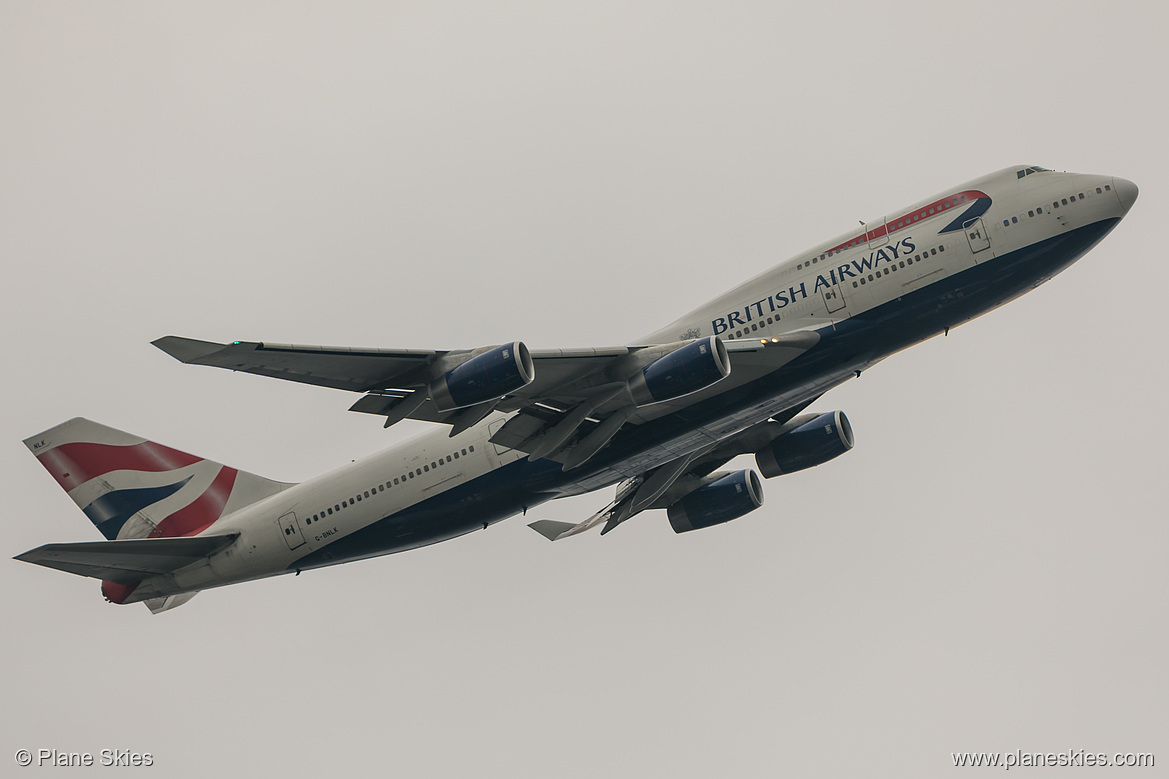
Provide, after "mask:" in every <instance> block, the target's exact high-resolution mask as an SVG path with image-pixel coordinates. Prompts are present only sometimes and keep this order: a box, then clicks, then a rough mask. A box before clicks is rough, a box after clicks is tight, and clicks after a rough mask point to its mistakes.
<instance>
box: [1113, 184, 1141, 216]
mask: <svg viewBox="0 0 1169 779" xmlns="http://www.w3.org/2000/svg"><path fill="white" fill-rule="evenodd" d="M1112 189H1113V191H1114V192H1116V197H1117V199H1119V200H1120V207H1121V208H1123V209H1124V212H1125V213H1126V214H1127V213H1128V210H1129V209H1130V208H1132V204H1133V203H1135V202H1137V193H1138V192H1139V191H1140V190H1138V189H1137V185H1136V184H1134V183H1132V182H1131V181H1129V180H1128V179H1122V178H1116V177H1113V179H1112Z"/></svg>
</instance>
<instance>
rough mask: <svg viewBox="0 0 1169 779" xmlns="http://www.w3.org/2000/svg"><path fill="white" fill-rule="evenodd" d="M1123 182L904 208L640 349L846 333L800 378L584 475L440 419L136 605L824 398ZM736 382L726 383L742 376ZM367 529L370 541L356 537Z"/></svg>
mask: <svg viewBox="0 0 1169 779" xmlns="http://www.w3.org/2000/svg"><path fill="white" fill-rule="evenodd" d="M1020 173H1022V174H1023V175H1020ZM1129 186H1131V185H1130V184H1128V182H1124V180H1122V179H1113V178H1112V177H1111V176H1095V175H1080V174H1067V173H1056V172H1052V171H1044V170H1041V169H1040V170H1038V171H1035V170H1034V169H1028V168H1023V167H1020V168H1011V169H1007V170H1003V171H999V172H997V173H994V174H991V175H988V176H984V177H982V178H979V179H976V180H974V181H971V182H968V183H966V184H963V185H960V186H958V187H954V188H952V189H950V190H946V191H944V192H942V193H939V194H938V195H937V196H935V197H932V198H927V199H925V200H923V201H921V202H919V203H916V204H914V205H913V206H910V207H907V208H904V209H898V210H896V211H894V212H892V213H890V214H888V215H886V216H885V217H884V218H882V219H879V220H875V221H873V222H871V223H869V224H868V225H866V226H865V227H864V228H860V227H858V228H855V230H854V231H850V232H849V233H846V234H844V235H841V236H839V237H838V238H836V239H833V240H831V241H827V242H825V243H824V244H822V245H820V246H817V247H814V248H812V249H810V250H808V251H806V252H801V253H800V254H798V255H797V256H795V257H793V258H792V259H790V260H787V261H786V262H783V263H780V264H779V265H776V266H775V267H773V268H771V269H769V270H767V271H765V272H763V273H761V274H759V275H758V276H756V277H754V278H752V279H750V280H749V281H746V282H744V283H742V284H740V285H738V286H737V287H735V288H734V289H732V290H730V291H728V292H726V293H724V294H722V295H720V296H719V297H717V298H715V299H714V300H711V301H710V302H708V303H706V304H704V305H702V306H701V307H699V308H698V309H696V310H694V311H692V312H690V313H688V314H686V315H685V316H683V317H681V318H679V319H678V320H676V321H675V322H673V323H671V324H670V325H668V326H666V327H664V328H662V329H660V330H658V331H657V332H654V333H651V334H649V335H648V336H646V337H645V338H642V339H639V340H638V341H636V342H634V344H635V345H644V344H656V343H669V342H675V341H678V340H681V339H689V338H699V337H706V336H709V335H718V336H720V337H721V338H723V339H725V340H728V341H734V340H737V339H747V338H772V337H776V336H779V335H783V334H787V333H792V332H795V331H800V330H815V331H818V332H821V333H823V334H825V338H826V341H831V339H832V338H833V337H837V338H838V340H837V342H838V343H839V344H840V346H838V347H836V348H837V351H836V352H833V351H831V349H827V350H826V351H825V352H824V354H825V356H823V357H818V358H817V359H818V361H811V362H809V363H808V366H809V367H807V368H803V369H796V368H793V369H792V370H791V371H790V376H791V378H790V379H776V380H775V381H774V382H773V383H772V384H769V385H766V386H763V385H762V384H759V386H758V387H756V386H755V385H752V386H753V387H755V388H754V389H752V394H751V396H750V398H749V399H747V400H744V401H743V402H741V403H739V404H738V405H736V406H734V407H733V408H728V410H726V411H725V412H719V413H715V414H711V415H708V417H706V418H703V419H700V420H697V421H696V422H695V423H694V424H693V425H690V426H679V425H678V424H673V425H671V426H668V427H667V426H665V425H664V423H663V426H662V427H660V428H657V429H660V430H662V431H663V432H662V434H661V436H660V437H659V438H658V439H653V440H649V439H647V440H646V441H645V442H644V444H643V445H640V446H639V447H638V448H637V451H636V452H635V453H634V454H631V455H629V456H627V457H625V458H623V459H622V460H620V461H613V462H608V463H605V464H604V466H603V467H598V468H593V469H582V470H581V472H580V473H579V474H574V472H571V471H570V472H568V473H565V474H560V471H559V468H555V469H550V468H543V469H540V468H538V467H537V464H535V463H529V462H527V455H526V453H524V452H520V451H516V450H512V449H507V448H504V447H501V446H498V445H496V444H493V443H491V442H490V438H491V436H492V434H493V433H494V431H495V430H498V428H499V425H500V424H502V422H503V421H504V420H506V419H507V418H508V415H505V414H498V413H496V414H493V415H491V416H489V417H488V418H487V419H485V420H483V421H482V422H481V423H479V424H478V425H476V426H474V427H472V428H470V429H469V430H467V431H465V432H463V433H461V434H459V435H456V436H454V437H453V438H452V437H448V431H447V429H446V428H445V427H442V428H436V429H433V430H431V431H428V432H427V433H425V434H424V435H421V436H419V437H417V438H414V439H412V440H409V441H406V442H404V443H401V444H398V445H395V446H393V447H391V448H389V449H387V450H385V451H382V452H379V453H377V454H374V455H371V456H369V457H366V458H364V459H361V460H358V461H356V462H354V463H352V464H348V465H346V466H344V467H342V468H339V469H337V470H335V471H333V472H331V473H327V474H325V475H323V476H320V477H317V478H315V479H312V480H310V481H307V482H304V483H302V484H298V485H295V486H292V487H290V488H288V489H286V490H284V491H283V492H280V493H278V494H276V495H273V496H271V497H268V498H266V499H264V500H262V501H260V502H258V503H255V504H253V505H250V506H247V507H246V508H243V509H241V510H239V511H236V512H234V513H231V514H229V515H227V516H224V517H223V518H222V519H220V520H219V521H218V522H216V523H215V524H214V525H213V526H212V527H211V528H209V529H208V530H206V531H205V532H206V533H209V534H224V533H229V532H238V533H239V534H240V535H239V538H238V540H237V541H236V543H234V544H232V545H231V546H229V547H228V548H226V549H224V550H223V551H221V552H219V553H217V554H215V555H213V556H212V557H211V558H210V559H208V560H207V561H205V562H203V563H200V564H197V565H195V566H192V567H189V568H186V569H183V570H181V571H179V572H178V573H175V574H171V575H166V576H159V577H155V578H152V579H148V580H146V581H144V582H143V583H142V584H141V585H140V586H139V587H138V589H137V590H136V591H135V593H134V595H133V597H132V598H131V600H134V601H137V600H144V599H146V598H153V597H158V596H163V595H170V594H176V593H181V592H188V591H192V590H199V589H206V588H209V587H214V586H220V585H224V584H229V583H233V582H239V581H245V580H249V579H256V578H262V577H266V576H273V575H277V574H281V573H288V572H291V571H299V570H300V569H301V568H302V567H305V568H308V567H317V566H322V565H330V564H335V563H339V562H345V561H348V560H353V559H358V558H360V557H370V556H376V555H380V554H386V553H388V552H393V551H400V550H403V549H410V548H415V547H418V546H423V545H426V544H429V543H435V542H437V541H441V540H445V539H446V538H451V537H454V536H456V535H460V534H463V533H466V532H469V531H471V530H473V529H475V528H476V527H486V526H487V525H489V524H491V523H492V522H495V521H499V520H500V519H503V518H504V517H506V516H508V515H511V514H514V513H516V512H518V511H521V510H523V509H525V508H527V507H529V506H532V505H536V504H538V503H540V502H542V501H545V500H548V499H551V498H554V497H558V496H562V495H569V494H579V493H581V492H586V491H589V490H592V489H596V488H598V487H602V486H605V485H610V484H613V483H616V482H618V481H620V480H621V479H623V478H627V477H628V476H629V475H631V474H636V473H643V472H645V471H646V470H647V469H648V468H652V467H656V466H657V465H661V464H662V463H664V462H667V461H669V460H672V459H674V458H677V457H679V456H680V455H681V454H683V453H685V452H686V451H692V450H694V449H696V448H697V447H698V446H700V445H702V444H703V443H707V442H709V441H710V440H712V439H714V440H720V439H721V438H724V437H727V436H730V435H733V434H735V433H737V432H739V431H742V430H745V429H746V428H748V427H750V426H751V425H755V424H758V423H760V422H762V421H764V420H766V419H768V418H769V417H770V416H771V415H773V414H776V413H779V411H781V410H783V409H785V408H791V407H793V406H794V405H795V404H796V403H799V402H805V401H807V400H808V399H811V398H814V397H816V396H817V395H819V394H821V393H822V392H824V391H825V390H826V389H829V388H831V387H832V386H835V385H837V384H839V383H841V382H842V381H844V380H846V379H847V378H848V377H850V376H852V375H854V373H855V372H856V371H858V370H861V369H862V368H864V367H867V366H868V365H871V364H873V363H875V362H877V361H879V360H880V359H883V358H884V357H886V356H888V354H890V353H892V352H894V351H897V350H898V349H902V348H905V347H906V346H908V345H910V344H912V343H915V342H917V341H920V340H922V339H924V338H928V337H930V336H932V335H934V334H937V333H939V332H941V331H942V330H943V329H946V328H948V327H952V326H954V325H956V324H960V323H961V322H963V321H967V320H969V319H971V318H973V317H975V316H978V315H979V314H981V313H985V311H988V310H990V309H992V308H994V307H996V306H998V305H1002V304H1003V303H1005V302H1007V301H1008V300H1010V299H1013V298H1014V297H1017V296H1018V295H1020V294H1022V293H1023V292H1025V291H1027V290H1028V289H1030V288H1033V287H1034V286H1037V285H1038V284H1040V283H1042V282H1044V281H1046V280H1047V279H1048V278H1050V277H1051V276H1052V275H1054V274H1055V273H1057V272H1059V270H1062V269H1063V268H1064V267H1066V266H1067V265H1068V264H1070V263H1071V262H1073V261H1074V260H1075V259H1077V258H1078V257H1079V256H1081V255H1082V254H1083V253H1084V252H1085V251H1087V249H1089V248H1091V245H1093V244H1094V243H1095V242H1096V241H1098V240H1099V238H1100V237H1102V236H1103V235H1104V234H1105V233H1106V232H1107V231H1108V229H1111V227H1112V226H1114V225H1115V223H1116V222H1117V221H1118V220H1119V219H1120V218H1122V217H1123V216H1124V214H1125V213H1126V212H1127V210H1128V208H1129V207H1130V206H1131V204H1132V203H1131V200H1129V201H1128V202H1125V198H1126V197H1129V193H1128V190H1127V189H1126V187H1129ZM1131 196H1132V197H1135V189H1134V190H1133V193H1132V195H1131ZM955 220H960V221H958V222H957V224H956V226H954V227H952V229H948V230H947V229H946V228H947V226H950V225H955ZM1063 238H1066V240H1061V239H1063ZM976 271H980V272H976ZM1000 282H1001V287H1000V286H996V285H999V284H1000ZM963 301H966V302H963ZM951 304H953V305H951ZM947 306H950V307H949V308H947ZM935 312H943V313H935ZM945 312H949V313H945ZM817 348H819V347H817ZM813 351H815V350H813ZM801 371H802V372H801ZM781 373H782V371H781ZM785 375H787V374H785ZM733 378H734V377H733V376H732V377H731V379H733ZM727 382H728V383H727V384H726V388H728V389H730V388H733V387H735V386H736V385H735V384H734V383H733V382H732V381H731V380H730V379H728V380H727ZM719 386H720V387H721V386H722V385H719ZM647 419H648V417H647ZM646 429H647V430H648V429H650V428H648V427H647V428H646ZM647 435H648V434H647ZM537 483H538V487H533V486H532V485H533V484H537ZM362 534H364V537H367V538H368V539H369V541H367V542H359V541H355V540H354V539H359V538H362V537H363V536H362ZM339 542H344V543H339ZM363 544H364V545H363ZM330 549H336V550H338V551H337V553H336V554H335V555H333V554H331V553H330Z"/></svg>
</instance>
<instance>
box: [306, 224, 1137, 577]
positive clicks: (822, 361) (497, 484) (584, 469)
mask: <svg viewBox="0 0 1169 779" xmlns="http://www.w3.org/2000/svg"><path fill="white" fill-rule="evenodd" d="M1119 223H1120V220H1119V219H1106V220H1103V221H1100V222H1097V223H1095V224H1092V225H1087V226H1085V227H1080V228H1077V229H1074V230H1070V231H1068V232H1067V233H1064V234H1063V235H1059V236H1056V237H1054V238H1049V239H1047V240H1045V241H1042V242H1040V243H1036V244H1033V245H1031V246H1028V247H1026V248H1023V249H1019V250H1017V251H1014V252H1011V253H1010V254H1005V255H1002V256H1000V257H995V258H993V259H989V257H988V259H987V260H984V261H982V262H980V264H978V265H976V266H974V267H972V268H969V269H967V270H964V271H962V272H960V273H956V274H953V275H951V276H948V277H947V278H945V279H941V280H939V281H937V282H934V283H933V284H929V285H928V286H925V287H922V288H920V289H918V290H915V291H913V292H910V293H907V294H906V295H904V296H902V297H900V298H896V299H894V300H891V301H889V302H888V303H885V304H883V305H881V306H878V307H876V308H873V309H870V310H868V311H865V312H864V313H862V314H858V315H855V316H851V317H849V318H847V319H844V320H842V321H840V322H837V323H836V324H835V325H833V326H829V327H826V328H823V329H822V330H820V335H821V340H820V343H819V344H817V345H816V346H815V347H814V348H813V349H811V350H810V351H808V352H807V353H806V354H804V355H802V356H801V357H799V358H797V359H796V360H793V361H792V362H790V363H788V364H787V365H785V366H784V367H782V368H780V369H779V370H777V371H775V372H774V373H772V374H769V375H768V376H765V377H763V378H760V379H758V380H756V381H753V382H750V383H748V384H744V385H742V386H739V387H735V388H733V389H730V390H728V391H726V392H723V393H720V394H719V395H717V396H715V397H712V398H709V399H707V400H704V401H702V402H701V403H697V404H695V405H693V406H690V407H688V408H686V409H684V410H683V411H680V412H678V413H675V414H671V415H669V416H666V417H662V418H660V419H656V420H653V421H651V422H647V423H645V424H643V425H636V426H629V428H628V429H626V430H623V431H622V432H621V434H619V435H618V436H617V437H616V438H614V439H613V441H612V442H611V443H610V444H609V446H607V447H606V448H605V449H604V450H602V451H601V452H600V453H599V454H598V455H597V456H596V457H594V458H593V459H592V460H590V461H589V462H587V463H586V464H585V465H583V466H581V467H580V468H577V469H575V470H573V471H569V472H568V473H564V472H563V471H562V470H561V467H560V464H559V463H556V462H552V461H549V460H537V461H536V462H529V461H528V460H527V459H526V458H524V459H520V460H517V461H515V462H513V463H510V464H508V465H505V466H503V467H501V468H497V469H495V470H493V471H491V472H490V473H487V474H485V475H483V476H480V477H479V478H477V479H473V480H471V481H469V482H467V483H465V484H461V485H459V486H457V487H454V488H452V489H450V490H447V491H446V492H443V493H441V494H439V495H436V496H435V497H433V498H430V499H427V500H425V501H422V502H420V503H418V504H415V505H413V506H411V507H409V508H407V509H405V510H403V511H400V512H398V513H396V514H394V515H393V516H389V517H386V518H385V519H382V520H380V521H378V522H375V523H373V524H371V525H369V526H367V527H365V528H362V529H361V530H358V531H356V532H354V533H352V534H350V535H348V536H345V537H343V538H340V539H338V540H337V541H334V542H333V543H331V544H329V545H328V546H326V547H323V548H321V549H318V550H316V551H315V552H311V553H309V554H307V555H305V556H304V557H302V558H301V559H300V560H298V561H297V562H296V563H294V564H293V565H291V566H289V569H290V570H292V569H295V570H302V569H309V568H316V567H320V566H325V565H334V564H336V563H340V562H346V561H349V560H355V559H359V558H364V557H374V556H378V555H384V554H389V553H391V552H400V551H405V550H408V549H415V548H418V547H420V546H426V545H429V544H433V543H437V542H439V541H445V540H447V539H450V538H454V537H456V536H460V535H464V534H466V533H469V532H472V531H474V530H477V529H480V528H483V527H484V526H486V525H490V524H492V523H495V522H498V521H500V520H502V519H506V518H507V517H510V516H512V515H514V514H517V513H519V512H520V511H525V510H526V509H528V508H531V507H533V506H537V505H539V504H541V503H543V502H545V501H547V500H550V499H552V498H555V497H558V496H560V495H563V494H567V493H571V492H572V490H571V486H572V485H573V484H574V483H576V482H578V481H580V480H583V479H586V478H591V479H593V480H595V479H596V477H597V475H598V473H602V472H605V471H611V472H612V473H613V477H612V481H613V482H616V481H619V480H620V479H621V478H622V476H621V473H620V470H619V468H615V467H614V466H619V465H620V463H621V462H623V461H626V460H628V459H630V458H633V457H637V456H641V455H643V454H644V453H645V452H646V451H647V450H650V449H653V448H654V447H656V446H659V445H660V444H661V442H662V441H667V440H670V439H671V438H675V437H677V436H680V435H682V434H684V433H685V432H686V431H688V430H691V429H693V428H695V427H700V426H702V425H705V424H711V423H713V422H715V421H717V420H719V419H722V418H726V417H730V416H734V415H736V414H741V413H743V411H744V410H745V409H749V408H751V407H755V406H758V405H759V404H760V402H761V401H765V400H767V399H769V398H773V397H776V396H779V395H783V394H790V393H791V392H792V391H793V389H798V388H799V387H803V386H808V387H814V386H815V385H816V383H817V381H818V380H822V379H823V377H825V376H830V375H836V374H840V373H841V372H842V371H843V372H851V371H853V370H861V369H862V368H864V367H866V366H868V365H871V364H872V363H874V362H876V361H878V360H880V359H882V358H884V357H886V356H888V355H890V354H892V353H894V352H897V351H900V350H901V349H904V348H906V347H908V346H911V345H913V344H915V343H918V342H920V341H923V340H926V339H928V338H931V337H933V336H935V335H937V334H939V333H941V332H943V331H945V330H947V329H948V328H951V327H954V326H956V325H959V324H962V323H963V322H967V321H969V320H971V319H973V318H975V317H977V316H979V315H981V314H984V313H986V312H987V311H990V310H992V309H994V308H997V307H998V306H1001V305H1003V304H1004V303H1007V302H1009V301H1011V300H1013V299H1014V298H1016V297H1018V296H1020V295H1022V294H1023V293H1025V292H1027V291H1028V290H1030V289H1033V288H1034V287H1036V286H1038V285H1039V284H1041V283H1043V282H1044V281H1046V280H1048V279H1050V278H1051V277H1052V276H1054V275H1056V274H1057V273H1059V272H1060V271H1062V270H1063V269H1065V268H1066V267H1068V266H1069V265H1071V264H1072V263H1073V262H1075V261H1076V260H1077V259H1079V258H1080V257H1082V256H1083V255H1084V253H1085V252H1087V251H1088V250H1089V249H1091V248H1092V247H1093V246H1095V245H1096V244H1097V243H1098V242H1099V241H1100V240H1101V239H1102V238H1103V237H1104V236H1105V235H1107V234H1108V232H1109V231H1110V230H1112V228H1114V227H1115V226H1116V225H1117V224H1119ZM989 253H990V252H989V251H988V252H987V254H988V255H989ZM815 394H818V391H816V390H814V389H813V390H810V393H809V396H808V397H807V398H803V400H808V399H810V398H811V397H813V396H814V395H815ZM790 405H793V406H794V405H795V403H792V404H790ZM763 419H766V417H764V418H763ZM763 419H759V420H755V421H759V422H761V421H763ZM675 456H676V455H675Z"/></svg>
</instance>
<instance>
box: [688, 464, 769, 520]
mask: <svg viewBox="0 0 1169 779" xmlns="http://www.w3.org/2000/svg"><path fill="white" fill-rule="evenodd" d="M762 505H763V484H762V483H761V482H760V481H759V475H758V474H757V473H755V471H735V472H734V473H728V474H726V475H725V476H721V477H719V478H717V479H715V480H714V481H711V482H708V483H706V484H704V485H703V486H701V487H699V488H698V489H696V490H695V491H694V492H691V493H690V494H689V495H687V496H686V497H684V498H682V499H681V500H680V501H678V502H677V503H675V504H674V505H672V506H670V508H669V509H667V511H666V514H667V516H669V518H670V527H672V528H674V532H675V533H688V532H690V531H691V530H698V529H700V528H704V527H710V526H711V525H720V524H722V523H723V522H730V521H731V520H732V519H738V518H739V517H741V516H743V515H744V514H746V513H748V512H751V511H754V510H755V509H757V508H759V507H760V506H762Z"/></svg>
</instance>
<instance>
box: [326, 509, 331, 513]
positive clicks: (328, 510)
mask: <svg viewBox="0 0 1169 779" xmlns="http://www.w3.org/2000/svg"><path fill="white" fill-rule="evenodd" d="M325 511H327V512H329V513H330V514H332V513H333V509H325Z"/></svg>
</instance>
